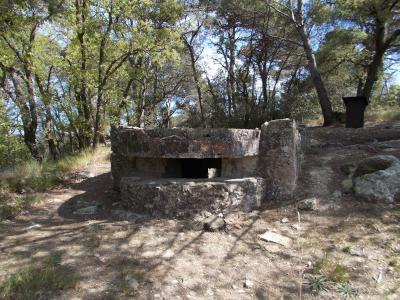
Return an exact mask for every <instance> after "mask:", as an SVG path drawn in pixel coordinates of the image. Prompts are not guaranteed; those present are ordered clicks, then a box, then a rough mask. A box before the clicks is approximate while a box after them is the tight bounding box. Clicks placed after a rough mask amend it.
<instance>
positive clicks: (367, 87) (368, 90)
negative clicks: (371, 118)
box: [362, 50, 384, 101]
mask: <svg viewBox="0 0 400 300" xmlns="http://www.w3.org/2000/svg"><path fill="white" fill-rule="evenodd" d="M383 55H384V52H383V51H380V50H378V51H376V52H375V55H374V58H373V60H372V62H371V64H370V65H369V66H368V71H367V79H366V80H365V84H364V88H363V90H362V95H363V96H364V97H365V98H367V101H369V98H370V97H371V95H372V90H373V87H374V84H375V82H376V80H377V79H378V73H379V69H380V68H381V67H382V65H383Z"/></svg>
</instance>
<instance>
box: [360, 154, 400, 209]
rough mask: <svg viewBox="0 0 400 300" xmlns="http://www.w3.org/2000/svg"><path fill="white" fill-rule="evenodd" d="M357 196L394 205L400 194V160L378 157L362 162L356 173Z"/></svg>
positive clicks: (392, 157)
mask: <svg viewBox="0 0 400 300" xmlns="http://www.w3.org/2000/svg"><path fill="white" fill-rule="evenodd" d="M353 182H354V192H355V195H356V196H359V197H361V198H363V199H366V200H369V201H373V202H386V203H393V202H395V201H398V193H399V192H400V160H399V159H397V158H396V157H394V156H391V155H376V156H372V157H369V158H367V159H364V160H362V161H361V162H360V163H359V164H358V166H357V169H356V171H355V173H354V176H353Z"/></svg>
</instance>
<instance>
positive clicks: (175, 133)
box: [113, 127, 260, 159]
mask: <svg viewBox="0 0 400 300" xmlns="http://www.w3.org/2000/svg"><path fill="white" fill-rule="evenodd" d="M113 135H117V137H115V136H114V137H113V139H114V140H116V141H117V143H114V146H115V147H113V150H116V151H117V152H118V153H119V154H122V155H124V156H126V157H142V158H155V157H158V158H198V159H201V158H240V157H246V156H256V155H258V151H259V139H260V131H259V130H258V129H225V128H212V129H194V128H172V129H140V128H123V127H120V128H118V129H116V130H114V133H113Z"/></svg>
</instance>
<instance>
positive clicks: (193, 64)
mask: <svg viewBox="0 0 400 300" xmlns="http://www.w3.org/2000/svg"><path fill="white" fill-rule="evenodd" d="M183 40H184V43H185V45H186V47H187V49H188V51H189V55H190V62H191V67H192V72H193V79H194V84H195V85H196V91H197V97H198V100H199V106H200V116H201V125H202V126H203V128H206V120H205V118H204V108H203V93H202V91H201V86H200V81H199V75H198V73H197V68H196V59H195V57H194V49H193V46H192V45H190V44H189V43H188V42H187V41H186V39H185V38H183Z"/></svg>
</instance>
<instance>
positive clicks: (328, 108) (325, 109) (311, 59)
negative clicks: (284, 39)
mask: <svg viewBox="0 0 400 300" xmlns="http://www.w3.org/2000/svg"><path fill="white" fill-rule="evenodd" d="M289 5H290V13H291V19H292V21H293V23H294V24H295V26H296V29H297V31H298V33H299V35H300V38H301V40H302V45H303V49H304V53H305V55H306V57H307V62H308V70H309V71H310V74H311V79H312V81H313V84H314V87H315V90H316V91H317V95H318V100H319V105H320V106H321V111H322V116H323V117H324V126H330V125H332V124H333V121H334V118H333V111H332V104H331V101H330V100H329V96H328V92H327V90H326V88H325V84H324V82H323V80H322V76H321V73H320V72H319V69H318V65H317V60H316V59H315V55H314V53H313V51H312V47H311V41H310V36H309V34H308V31H307V27H306V24H305V20H304V16H303V1H302V0H297V11H294V8H293V4H292V1H291V0H289Z"/></svg>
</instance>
